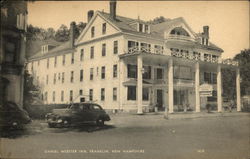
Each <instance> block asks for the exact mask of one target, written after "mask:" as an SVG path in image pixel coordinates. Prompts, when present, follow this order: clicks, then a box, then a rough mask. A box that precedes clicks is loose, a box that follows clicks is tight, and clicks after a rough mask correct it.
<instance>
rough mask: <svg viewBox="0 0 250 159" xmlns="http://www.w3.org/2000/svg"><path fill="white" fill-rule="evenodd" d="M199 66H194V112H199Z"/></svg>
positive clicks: (197, 63) (197, 64)
mask: <svg viewBox="0 0 250 159" xmlns="http://www.w3.org/2000/svg"><path fill="white" fill-rule="evenodd" d="M199 89H200V64H199V62H196V64H195V112H200V111H201V108H200V107H201V104H200V90H199Z"/></svg>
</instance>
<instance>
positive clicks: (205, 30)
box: [203, 26, 209, 39]
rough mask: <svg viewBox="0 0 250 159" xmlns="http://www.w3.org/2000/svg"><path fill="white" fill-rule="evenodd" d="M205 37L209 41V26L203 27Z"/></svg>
mask: <svg viewBox="0 0 250 159" xmlns="http://www.w3.org/2000/svg"><path fill="white" fill-rule="evenodd" d="M203 35H204V36H205V38H207V39H209V26H203Z"/></svg>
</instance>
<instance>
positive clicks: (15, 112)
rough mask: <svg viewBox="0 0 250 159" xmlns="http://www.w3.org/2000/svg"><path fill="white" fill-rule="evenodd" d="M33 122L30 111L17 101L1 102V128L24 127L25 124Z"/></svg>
mask: <svg viewBox="0 0 250 159" xmlns="http://www.w3.org/2000/svg"><path fill="white" fill-rule="evenodd" d="M30 122H31V119H30V117H29V115H28V113H27V112H26V111H25V110H24V109H21V108H20V107H19V106H18V105H17V104H16V103H14V102H11V101H5V102H3V104H0V128H1V130H2V129H23V128H24V125H26V124H28V123H30Z"/></svg>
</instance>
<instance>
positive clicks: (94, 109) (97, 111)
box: [90, 104, 102, 121]
mask: <svg viewBox="0 0 250 159" xmlns="http://www.w3.org/2000/svg"><path fill="white" fill-rule="evenodd" d="M90 108H91V120H92V121H96V120H97V119H98V118H99V117H100V115H101V110H102V108H101V107H100V106H99V105H97V104H91V107H90Z"/></svg>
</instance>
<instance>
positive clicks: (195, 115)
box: [110, 111, 250, 120]
mask: <svg viewBox="0 0 250 159" xmlns="http://www.w3.org/2000/svg"><path fill="white" fill-rule="evenodd" d="M110 115H111V116H138V117H140V116H144V117H146V116H148V117H149V116H162V117H164V115H165V112H157V113H155V112H150V113H144V114H143V115H137V114H131V113H124V112H122V113H121V112H120V113H117V114H110ZM234 116H249V117H250V112H236V111H234V112H221V113H218V112H210V113H207V112H199V113H196V112H175V113H171V114H170V113H168V114H167V116H166V119H168V120H174V119H193V118H213V117H234Z"/></svg>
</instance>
